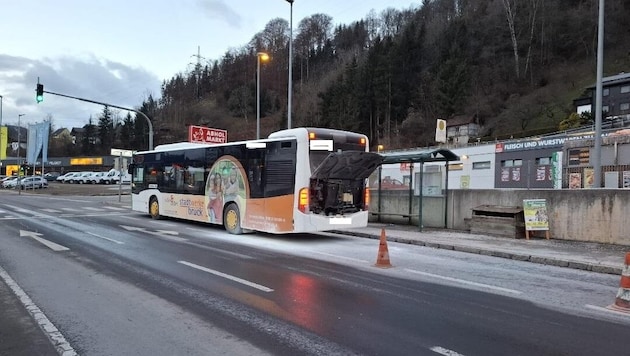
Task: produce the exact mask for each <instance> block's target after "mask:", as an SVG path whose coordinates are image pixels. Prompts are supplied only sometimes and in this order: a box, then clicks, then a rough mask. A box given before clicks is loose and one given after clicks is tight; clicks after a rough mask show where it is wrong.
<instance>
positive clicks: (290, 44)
mask: <svg viewBox="0 0 630 356" xmlns="http://www.w3.org/2000/svg"><path fill="white" fill-rule="evenodd" d="M285 1H286V2H288V3H289V4H290V6H291V17H290V21H289V97H288V99H287V121H288V122H287V124H288V125H287V128H288V129H290V128H291V93H292V92H293V0H285Z"/></svg>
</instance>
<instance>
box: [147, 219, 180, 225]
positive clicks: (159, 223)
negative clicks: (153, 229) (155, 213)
mask: <svg viewBox="0 0 630 356" xmlns="http://www.w3.org/2000/svg"><path fill="white" fill-rule="evenodd" d="M150 222H151V223H152V224H156V225H162V226H168V227H175V226H179V225H178V224H173V223H167V222H163V221H155V220H150Z"/></svg>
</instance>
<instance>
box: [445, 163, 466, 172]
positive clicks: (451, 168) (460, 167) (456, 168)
mask: <svg viewBox="0 0 630 356" xmlns="http://www.w3.org/2000/svg"><path fill="white" fill-rule="evenodd" d="M463 169H464V164H463V163H452V164H449V165H448V170H449V171H461V170H463Z"/></svg>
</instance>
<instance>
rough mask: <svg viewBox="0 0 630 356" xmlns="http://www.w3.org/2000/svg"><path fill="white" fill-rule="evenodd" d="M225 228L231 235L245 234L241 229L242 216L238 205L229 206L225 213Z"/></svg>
mask: <svg viewBox="0 0 630 356" xmlns="http://www.w3.org/2000/svg"><path fill="white" fill-rule="evenodd" d="M223 226H225V230H227V232H229V233H230V234H234V235H240V234H242V233H243V229H242V228H241V215H240V214H239V211H238V206H236V204H230V205H228V206H227V207H226V208H225V210H224V211H223Z"/></svg>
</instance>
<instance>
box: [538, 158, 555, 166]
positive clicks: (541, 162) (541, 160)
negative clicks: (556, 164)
mask: <svg viewBox="0 0 630 356" xmlns="http://www.w3.org/2000/svg"><path fill="white" fill-rule="evenodd" d="M550 164H551V157H540V158H536V165H537V166H548V165H550Z"/></svg>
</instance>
